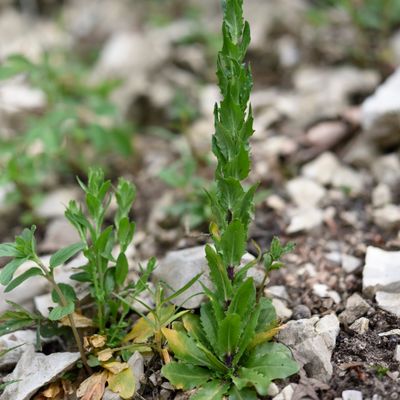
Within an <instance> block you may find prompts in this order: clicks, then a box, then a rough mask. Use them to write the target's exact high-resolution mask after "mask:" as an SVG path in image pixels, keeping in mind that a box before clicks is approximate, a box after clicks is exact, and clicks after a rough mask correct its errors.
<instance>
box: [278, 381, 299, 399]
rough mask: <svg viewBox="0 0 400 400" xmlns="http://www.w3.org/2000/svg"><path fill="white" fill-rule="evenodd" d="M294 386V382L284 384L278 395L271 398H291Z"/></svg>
mask: <svg viewBox="0 0 400 400" xmlns="http://www.w3.org/2000/svg"><path fill="white" fill-rule="evenodd" d="M296 387H297V385H296V384H295V383H290V384H289V385H287V386H285V387H284V388H283V389H282V391H281V392H280V393H279V394H278V395H276V396H275V397H273V398H272V400H292V398H293V395H294V391H295V390H296Z"/></svg>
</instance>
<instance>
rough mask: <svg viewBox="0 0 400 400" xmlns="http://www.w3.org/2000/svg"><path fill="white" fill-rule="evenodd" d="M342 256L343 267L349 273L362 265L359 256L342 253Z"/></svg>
mask: <svg viewBox="0 0 400 400" xmlns="http://www.w3.org/2000/svg"><path fill="white" fill-rule="evenodd" d="M341 258H342V268H343V269H344V270H345V272H347V273H348V274H351V273H352V272H354V271H355V270H356V269H357V268H359V267H360V266H361V260H360V259H359V258H357V257H354V256H351V255H349V254H342V255H341Z"/></svg>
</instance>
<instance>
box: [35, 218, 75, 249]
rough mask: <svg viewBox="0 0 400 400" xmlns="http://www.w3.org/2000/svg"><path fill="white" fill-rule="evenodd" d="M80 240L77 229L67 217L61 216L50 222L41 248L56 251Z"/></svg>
mask: <svg viewBox="0 0 400 400" xmlns="http://www.w3.org/2000/svg"><path fill="white" fill-rule="evenodd" d="M79 241H80V237H79V234H78V232H77V230H76V229H75V228H74V227H73V226H72V225H71V223H70V222H69V221H68V220H67V219H66V218H65V217H62V218H61V217H60V218H57V219H55V220H53V221H51V222H50V223H49V224H48V226H47V229H46V234H45V237H44V241H43V242H42V243H41V244H40V249H41V250H42V251H44V252H55V251H57V250H60V249H61V248H63V247H67V246H69V245H71V244H74V243H77V242H79Z"/></svg>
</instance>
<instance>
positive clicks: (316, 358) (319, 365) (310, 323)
mask: <svg viewBox="0 0 400 400" xmlns="http://www.w3.org/2000/svg"><path fill="white" fill-rule="evenodd" d="M338 334H339V320H338V319H337V317H336V315H335V314H330V315H326V316H325V317H323V318H319V317H313V318H310V319H301V320H298V321H289V322H288V323H287V324H286V325H285V327H284V328H283V329H282V331H281V332H279V334H278V340H279V341H280V342H282V343H284V344H286V345H287V346H289V347H291V348H292V349H293V351H294V355H295V357H296V356H297V357H298V358H299V360H302V362H303V363H304V369H305V371H306V372H307V375H308V376H309V377H311V378H315V379H318V380H320V381H322V382H328V381H329V379H330V378H331V376H332V372H333V370H332V364H331V361H330V360H331V356H332V351H333V349H334V347H335V344H336V337H337V335H338Z"/></svg>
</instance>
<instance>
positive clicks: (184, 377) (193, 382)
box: [161, 362, 212, 390]
mask: <svg viewBox="0 0 400 400" xmlns="http://www.w3.org/2000/svg"><path fill="white" fill-rule="evenodd" d="M161 373H162V375H163V376H165V377H166V378H167V379H168V380H169V381H170V382H171V383H172V385H174V386H175V387H176V388H177V389H182V390H189V389H193V388H195V387H199V386H201V385H204V384H205V383H206V382H207V381H208V380H210V379H211V378H212V373H211V371H210V370H208V369H206V368H202V367H198V366H195V365H192V364H186V363H181V362H179V363H177V362H171V363H169V364H167V365H164V366H163V367H162V369H161Z"/></svg>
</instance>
